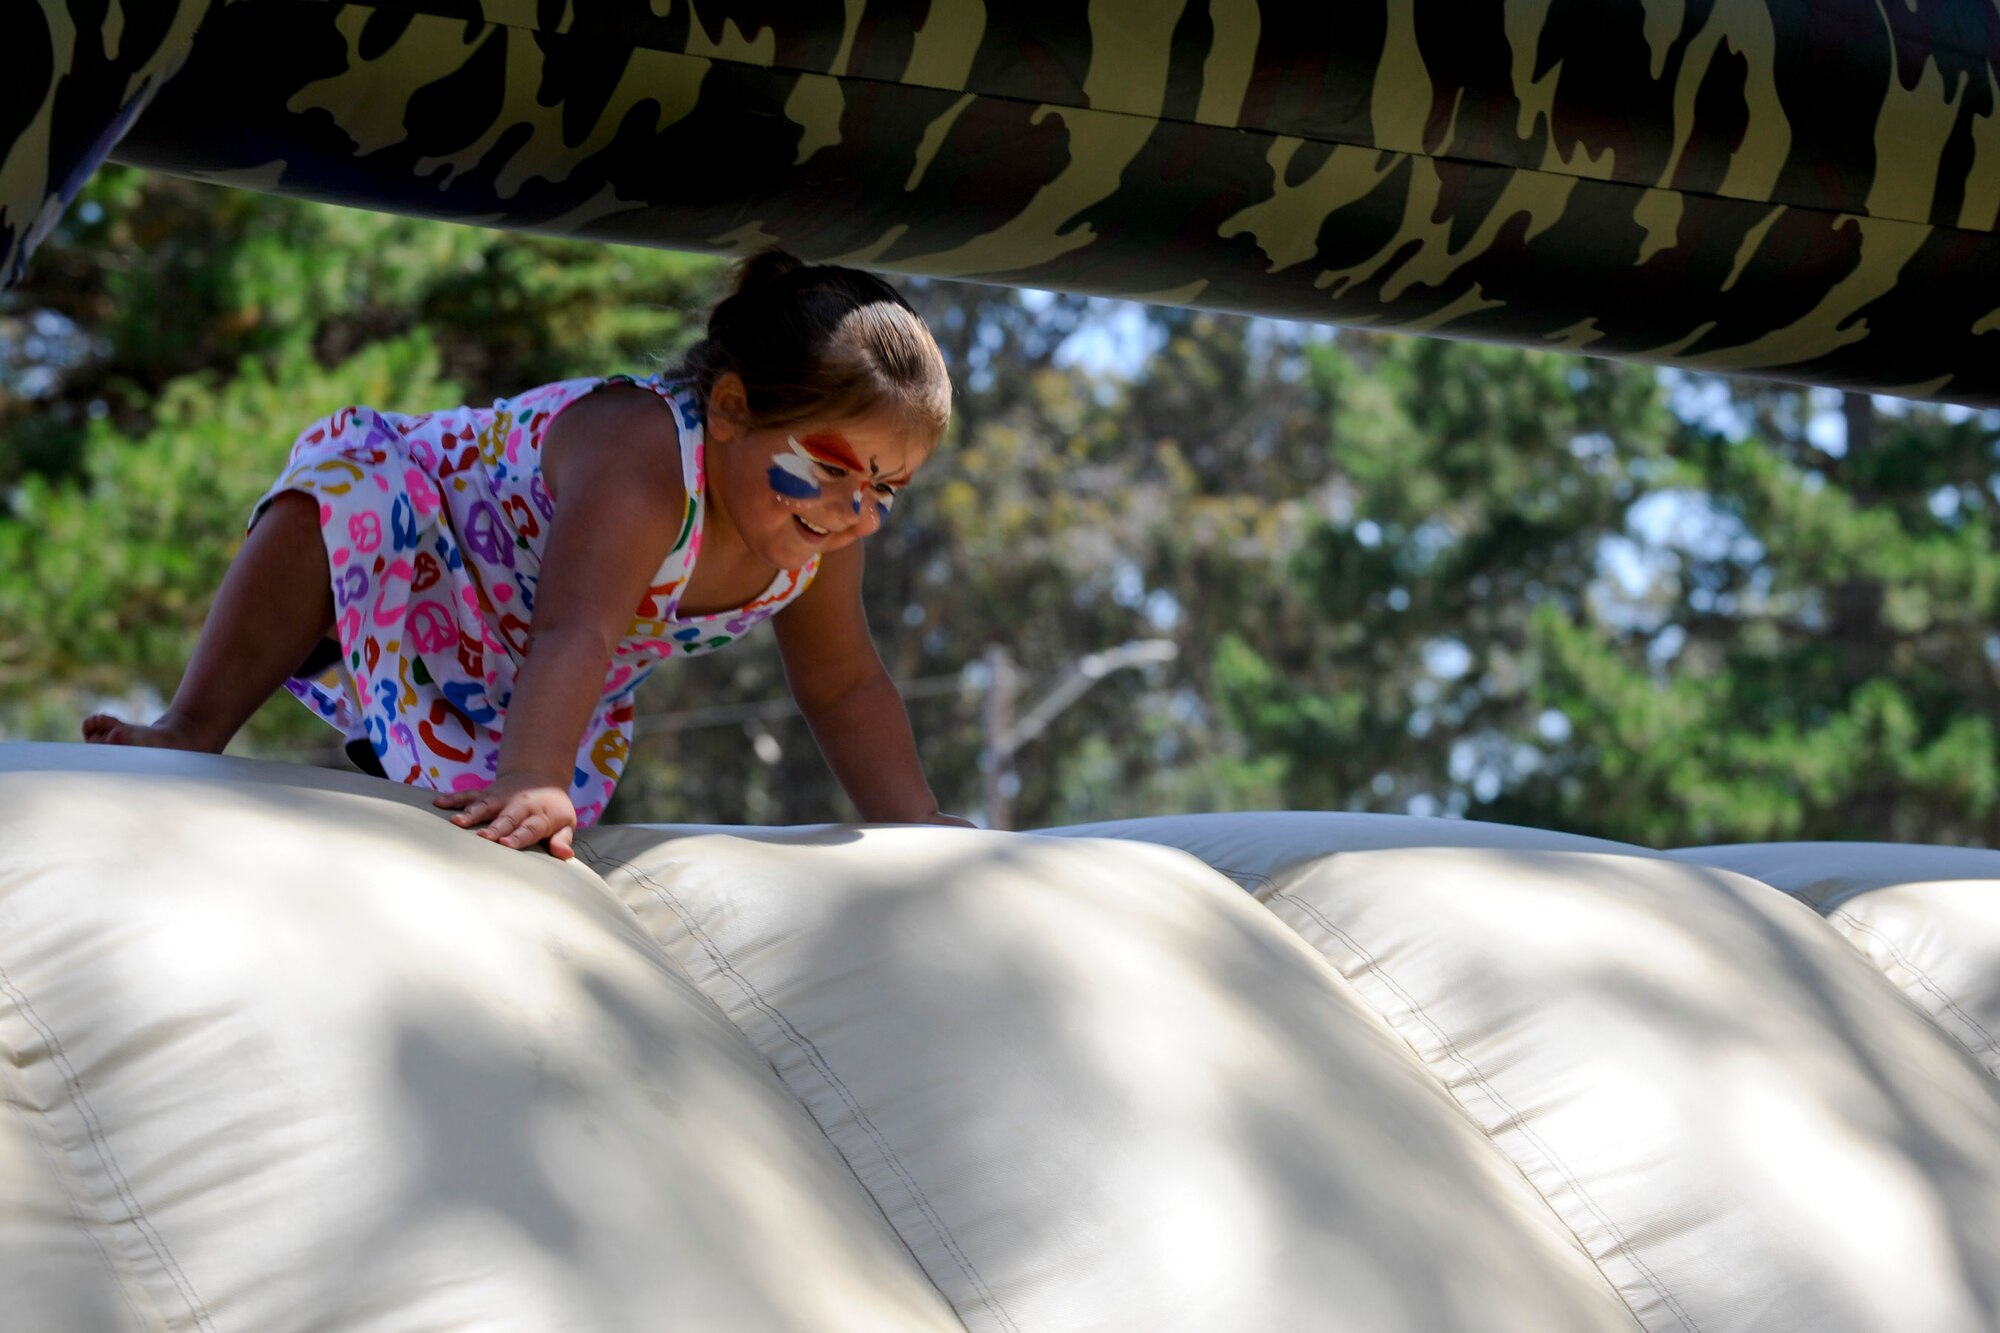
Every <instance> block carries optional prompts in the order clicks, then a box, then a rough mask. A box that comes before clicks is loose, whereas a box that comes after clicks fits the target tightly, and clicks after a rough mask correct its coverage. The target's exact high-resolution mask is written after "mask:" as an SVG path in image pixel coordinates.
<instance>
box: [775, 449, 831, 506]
mask: <svg viewBox="0 0 2000 1333" xmlns="http://www.w3.org/2000/svg"><path fill="white" fill-rule="evenodd" d="M785 443H786V444H789V445H790V446H791V452H790V453H783V454H772V455H771V466H770V467H768V468H766V469H764V476H765V479H766V480H768V481H769V482H770V483H771V489H772V490H774V491H776V492H777V493H778V498H779V499H780V500H788V501H791V502H792V503H794V504H802V503H805V502H807V501H811V500H817V499H819V481H818V479H817V478H816V477H815V476H814V475H813V467H814V463H813V457H812V455H811V454H809V453H807V452H806V451H805V450H804V449H801V448H800V447H799V442H798V441H797V440H794V439H790V438H787V439H786V441H785Z"/></svg>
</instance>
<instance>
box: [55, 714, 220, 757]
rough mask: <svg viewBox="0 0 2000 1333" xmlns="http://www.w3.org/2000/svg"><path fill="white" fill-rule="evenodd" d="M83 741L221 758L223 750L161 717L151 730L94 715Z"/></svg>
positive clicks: (87, 721) (175, 721)
mask: <svg viewBox="0 0 2000 1333" xmlns="http://www.w3.org/2000/svg"><path fill="white" fill-rule="evenodd" d="M83 739H84V742H85V743H86V744H89V745H150V746H154V747H156V748H158V749H162V750H194V751H197V752H200V753H206V754H219V753H221V751H222V747H221V746H219V745H212V744H209V743H208V741H207V740H206V739H205V738H204V737H202V736H199V735H197V734H196V733H195V732H194V730H193V729H192V728H190V727H189V726H188V725H187V724H186V723H184V722H181V721H180V720H178V719H176V718H172V717H162V718H161V719H160V720H159V721H157V722H155V723H153V724H152V725H151V726H142V725H141V724H139V723H137V722H127V721H125V720H124V719H123V718H120V717H114V716H112V715H111V714H110V713H92V714H91V715H90V716H89V717H87V718H85V719H84V720H83Z"/></svg>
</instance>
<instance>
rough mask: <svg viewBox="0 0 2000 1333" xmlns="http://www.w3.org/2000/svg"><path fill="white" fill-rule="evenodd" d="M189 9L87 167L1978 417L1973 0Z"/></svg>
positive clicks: (1994, 132) (1988, 273)
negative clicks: (98, 162)
mask: <svg viewBox="0 0 2000 1333" xmlns="http://www.w3.org/2000/svg"><path fill="white" fill-rule="evenodd" d="M109 2H110V0H99V4H98V5H96V6H91V5H85V4H81V3H78V4H74V5H72V6H71V7H70V10H69V12H70V13H72V14H73V15H75V16H76V17H74V18H73V20H72V26H73V27H75V28H76V29H77V30H78V31H82V30H83V29H84V28H85V27H86V26H89V25H88V24H87V23H86V21H85V19H84V18H83V17H82V16H83V15H84V14H85V12H86V11H89V12H90V13H91V14H95V13H96V12H97V11H98V10H99V9H102V8H103V5H104V4H105V3H109ZM41 3H42V4H43V6H44V12H45V13H46V14H51V15H60V14H61V13H63V12H64V10H63V7H62V6H61V5H59V4H56V3H55V0H41ZM114 7H115V6H114ZM211 7H212V12H209V13H208V14H207V16H206V21H205V22H204V23H203V25H202V27H201V29H200V32H199V34H198V36H197V37H196V39H195V40H194V42H193V44H192V48H191V50H190V52H189V54H188V57H187V62H186V66H185V69H184V71H183V72H182V73H181V74H180V75H179V76H178V77H177V78H175V79H174V80H173V81H172V82H171V83H169V84H168V85H167V86H166V88H165V89H164V90H163V91H162V92H161V93H160V94H159V96H158V97H157V98H156V99H155V100H154V102H153V104H152V106H151V107H150V108H149V109H147V110H146V111H145V113H144V114H143V115H142V116H140V117H139V119H138V121H137V123H136V124H135V125H134V126H133V127H132V129H131V131H130V133H129V134H127V135H126V137H125V138H124V140H123V143H122V144H121V145H120V146H119V148H118V149H117V150H116V153H115V156H116V157H117V158H118V159H119V160H121V161H127V162H133V163H137V164H140V165H143V166H146V167H150V168H154V169H158V170H162V171H171V172H179V173H183V174H186V175H190V176H196V177H199V178H202V179H206V180H213V181H220V182H224V183H227V184H230V185H235V186H242V187H247V188H254V189H264V190H276V191H280V192H285V193H291V194H298V195H304V196H309V197H312V198H317V199H327V200H336V201H340V202H344V203H351V204H359V205H364V206H367V207H371V208H380V209H389V210H395V211H401V212H408V213H417V214H424V215H429V216H435V217H444V218H452V219H457V220H460V221H465V222H473V223H479V224H482V225H487V226H501V227H515V228H525V229H531V230H536V231H547V232H559V233H571V234H576V235H582V236H590V237H597V238H601V239H604V240H609V241H619V242H631V243H638V244H649V245H664V246H672V247H676V248H684V249H697V250H716V251H743V250H747V249H750V248H754V247H756V246H759V245H762V244H766V243H771V242H776V243H779V244H782V245H784V246H786V247H787V248H789V249H791V250H793V251H795V252H797V253H798V254H801V255H803V256H806V257H808V258H812V259H820V260H839V261H842V262H845V263H850V264H856V265H861V266H865V267H870V268H875V269H880V270H885V271H891V272H898V273H906V274H929V275H935V276H940V277H950V278H966V279H974V280H978V281H985V282H999V283H1010V284H1017V285H1023V286H1035V287H1045V288H1053V289H1057V290H1062V291H1074V292H1089V293H1098V294H1105V295H1118V296H1129V297H1137V298H1140V299H1143V300H1148V301H1155V302H1165V303H1173V304H1184V305H1199V306H1206V307H1211V308H1216V309H1223V310H1231V311H1239V312H1248V313H1258V314H1265V315H1275V316H1282V317H1287V318H1292V319H1305V320H1316V321H1325V322H1333V323H1343V324H1354V325H1365V326H1368V327H1372V328H1379V329H1393V330H1401V331H1405V332H1412V333H1426V334H1441V335H1446V336H1450V337H1461V338H1476V339H1490V340H1500V341H1507V342H1515V343H1522V344H1527V345H1531V346H1540V347H1557V348H1566V349H1570V350H1574V351H1581V352H1586V353H1590V354H1593V355H1603V356H1615V357H1624V358H1633V359H1638V360H1645V361H1652V362H1659V363H1666V364H1672V365H1679V366H1686V367H1691V368H1699V369H1706V370H1719V371H1729V372H1737V373H1749V374H1758V375H1769V376H1776V377H1779V378H1784V379H1792V380H1800V381H1806V382H1814V383H1822V384H1828V385H1835V386H1840V387H1847V388H1859V389H1871V390H1876V391H1880V392H1888V393H1895V394H1902V395H1907V396H1913V397H1928V398H1936V399H1945V400H1952V401H1959V402H1964V403H1969V404H1976V405H1981V406H1996V405H2000V355H1996V350H2000V242H1996V239H1995V235H1994V223H1995V217H1996V213H2000V108H1996V102H2000V75H1996V63H2000V6H1996V4H1995V3H1993V0H1879V3H1878V0H1498V2H1496V0H1488V2H1487V3H1466V0H1349V2H1348V3H1344V4H1340V5H1305V4H1284V5H1279V4H1270V3H1259V2H1258V0H1089V3H1077V2H1076V0H1070V2H1069V3H1059V2H1057V0H1049V2H1048V3H1038V4H1032V5H1028V4H1015V5H1000V4H989V3H986V2H985V0H929V2H928V3H909V2H908V0H903V2H901V3H896V2H890V0H767V2H766V3H759V4H749V3H743V2H742V0H380V2H379V3H376V4H372V5H360V4H343V3H330V2H327V0H228V2H225V0H211V5H208V6H205V5H198V4H192V3H187V4H183V5H181V6H180V7H179V11H176V10H175V6H173V5H171V4H161V5H156V6H153V7H152V9H153V10H157V11H159V12H162V13H165V12H182V13H191V12H194V11H195V10H197V9H203V8H211ZM149 12H152V11H150V10H149ZM149 21H150V22H151V23H152V24H153V25H154V26H155V27H157V26H159V24H160V20H159V19H157V18H156V19H153V20H149ZM126 24H127V27H128V28H129V27H130V26H131V20H130V18H129V17H128V19H127V20H126ZM82 46H83V44H82V43H80V42H78V43H73V44H72V49H74V50H78V51H80V50H82ZM9 59H10V60H14V59H18V57H9ZM57 65H58V66H59V67H60V65H61V62H60V61H58V62H57ZM70 69H71V70H72V72H77V71H78V66H76V65H72V66H70ZM120 77H125V78H126V80H127V82H128V83H129V76H120ZM44 82H46V80H44ZM55 87H56V89H57V90H58V91H59V90H60V88H61V87H62V84H61V82H57V83H56V84H55ZM118 100H119V99H118V98H117V97H100V98H96V99H94V100H89V101H86V102H79V103H77V105H78V107H79V110H78V111H77V113H76V114H77V115H79V116H85V117H87V116H88V115H89V114H92V113H93V111H94V110H95V109H96V108H99V107H101V106H103V105H105V104H109V103H116V102H118ZM45 112H46V108H45ZM66 114H67V106H66V104H65V103H63V102H62V101H61V100H60V98H58V100H57V102H56V105H55V111H54V116H53V119H54V121H55V123H56V125H57V128H58V129H63V128H64V120H65V116H66ZM44 118H46V114H45V115H44ZM37 123H40V122H39V121H38V122H37ZM89 138H90V127H89V125H88V124H87V123H86V124H84V125H82V126H81V127H76V128H69V129H67V132H66V134H58V135H45V136H44V139H43V140H42V141H40V142H43V143H45V144H46V145H47V146H46V147H39V148H38V147H36V146H35V143H34V142H31V141H30V140H28V139H18V138H17V140H16V141H15V143H14V145H13V147H12V149H11V150H10V153H9V157H8V166H7V170H8V172H9V173H10V175H9V176H8V178H7V189H6V191H5V194H4V197H0V205H4V206H5V207H7V208H8V209H9V210H10V211H9V213H8V214H7V215H6V216H8V217H10V218H11V217H13V216H15V213H14V211H13V210H26V209H30V208H34V207H41V206H44V205H45V204H46V200H37V199H35V198H34V197H33V196H32V194H27V195H24V194H20V193H19V192H18V191H17V188H16V187H17V184H19V183H21V182H29V181H32V180H36V179H39V180H41V181H42V182H43V185H42V187H41V188H44V189H47V190H48V191H49V197H54V196H55V194H56V191H55V190H54V188H53V186H52V185H50V184H48V183H49V182H55V181H59V180H62V179H66V178H65V177H64V176H63V173H62V170H61V169H60V168H58V167H50V168H48V169H46V170H41V171H39V173H38V172H37V170H36V169H35V168H36V167H37V165H38V164H37V163H34V162H30V163H29V164H28V165H27V166H25V167H23V168H22V169H21V170H20V171H19V172H16V171H15V167H14V158H15V157H17V156H21V155H23V154H35V153H52V152H53V151H54V145H56V144H57V143H58V141H60V142H61V143H64V144H73V143H74V141H76V140H78V139H89ZM17 177H18V181H17Z"/></svg>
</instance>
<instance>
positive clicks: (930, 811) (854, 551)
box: [773, 543, 966, 824]
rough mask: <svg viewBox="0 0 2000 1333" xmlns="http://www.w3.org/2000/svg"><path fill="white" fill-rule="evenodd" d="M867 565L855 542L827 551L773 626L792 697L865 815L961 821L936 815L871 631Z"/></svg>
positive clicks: (887, 820)
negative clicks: (864, 591)
mask: <svg viewBox="0 0 2000 1333" xmlns="http://www.w3.org/2000/svg"><path fill="white" fill-rule="evenodd" d="M861 568H862V558H861V546H860V545H859V544H858V543H857V544H855V545H853V546H847V547H843V548H841V549H840V550H838V551H834V552H832V553H830V554H828V555H827V556H826V557H824V558H823V559H822V560H821V561H820V568H819V574H818V576H817V577H815V578H814V579H813V582H812V586H811V587H809V588H807V589H806V590H805V592H803V593H802V594H800V595H799V598H798V600H796V601H794V602H793V603H792V604H791V605H790V606H788V607H786V608H785V609H784V610H783V611H781V612H779V613H778V615H777V617H776V619H775V620H774V621H773V624H774V625H775V627H776V629H777V634H778V650H779V653H780V654H781V655H782V656H783V658H784V662H785V679H786V681H787V682H788V683H789V684H790V686H791V690H792V698H793V699H795V700H796V701H797V702H798V705H799V711H800V712H802V713H804V714H805V718H806V722H807V723H808V724H809V725H810V726H811V727H812V733H813V739H814V740H816V741H818V742H819V748H820V753H822V754H824V755H825V756H826V762H827V766H828V767H830V768H831V769H832V770H833V775H834V777H835V778H837V779H839V781H840V785H841V787H842V789H843V790H845V791H846V792H847V795H848V798H849V799H850V800H852V801H853V802H854V806H855V809H856V810H858V811H859V812H860V814H861V818H862V819H864V820H867V821H869V822H872V823H884V824H964V823H965V822H966V821H965V820H962V819H958V818H955V817H953V816H950V815H941V814H939V813H938V808H937V797H936V796H934V795H932V794H931V787H930V783H929V782H928V781H926V780H925V778H924V769H923V763H922V761H921V760H919V759H918V757H917V745H916V740H915V738H914V736H913V735H912V734H911V731H910V717H909V714H908V713H907V712H906V711H905V710H904V708H903V700H902V696H901V695H899V694H898V693H897V692H896V683H895V682H894V681H892V680H890V679H889V673H888V672H887V671H886V670H885V669H884V668H883V666H882V659H881V656H880V655H879V654H878V653H877V652H876V651H875V642H874V640H873V639H872V638H871V637H870V636H869V633H868V621H867V618H866V616H865V615H864V614H863V612H862V607H861Z"/></svg>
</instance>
